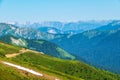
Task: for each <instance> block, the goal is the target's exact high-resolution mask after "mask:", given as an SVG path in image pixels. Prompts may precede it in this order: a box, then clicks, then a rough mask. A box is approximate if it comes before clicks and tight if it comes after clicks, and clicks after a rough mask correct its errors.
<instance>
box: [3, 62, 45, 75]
mask: <svg viewBox="0 0 120 80" xmlns="http://www.w3.org/2000/svg"><path fill="white" fill-rule="evenodd" d="M3 64H6V65H9V66H11V67H14V68H17V69H20V70H23V71H26V72H29V73H32V74H34V75H36V76H43V74H41V73H39V72H36V71H34V70H31V69H28V68H25V67H22V66H19V65H15V64H12V63H9V62H3Z"/></svg>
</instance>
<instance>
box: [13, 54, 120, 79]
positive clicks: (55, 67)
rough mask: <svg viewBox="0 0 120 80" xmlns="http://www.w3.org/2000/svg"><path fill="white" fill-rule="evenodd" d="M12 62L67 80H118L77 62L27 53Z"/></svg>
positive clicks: (107, 73)
mask: <svg viewBox="0 0 120 80" xmlns="http://www.w3.org/2000/svg"><path fill="white" fill-rule="evenodd" d="M12 61H15V62H16V63H20V64H23V65H29V66H31V67H33V68H37V69H38V70H42V71H45V72H50V73H54V74H57V75H61V76H64V77H66V79H67V80H78V79H80V78H82V79H85V80H119V79H120V77H118V75H115V74H112V73H110V72H106V71H102V70H99V69H96V68H94V67H91V66H89V65H87V64H85V63H82V62H79V61H73V60H71V61H68V60H61V59H57V58H53V57H50V56H47V55H42V54H35V53H31V52H27V53H25V54H22V55H20V56H18V57H16V58H13V59H12ZM75 78H78V79H75Z"/></svg>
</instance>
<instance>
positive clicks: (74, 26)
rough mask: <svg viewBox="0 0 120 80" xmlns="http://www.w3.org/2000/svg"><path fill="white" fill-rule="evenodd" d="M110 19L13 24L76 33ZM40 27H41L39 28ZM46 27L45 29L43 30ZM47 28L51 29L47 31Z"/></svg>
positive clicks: (63, 32) (106, 22)
mask: <svg viewBox="0 0 120 80" xmlns="http://www.w3.org/2000/svg"><path fill="white" fill-rule="evenodd" d="M109 22H111V21H86V22H85V21H79V22H68V23H62V22H43V23H28V22H27V23H26V24H19V23H17V24H15V25H17V26H20V27H29V28H35V29H39V30H40V31H41V32H48V33H51V32H52V33H53V34H78V33H81V32H84V31H86V30H91V29H95V28H97V27H100V26H103V25H106V24H108V23H109ZM41 28H42V29H41ZM43 28H46V31H45V30H43ZM49 29H50V30H51V31H49Z"/></svg>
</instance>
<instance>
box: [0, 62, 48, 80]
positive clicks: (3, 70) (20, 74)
mask: <svg viewBox="0 0 120 80" xmlns="http://www.w3.org/2000/svg"><path fill="white" fill-rule="evenodd" d="M0 80H47V79H45V78H40V77H36V76H33V75H31V74H29V73H26V72H24V71H20V70H17V69H14V68H11V67H9V66H6V65H3V64H1V63H0Z"/></svg>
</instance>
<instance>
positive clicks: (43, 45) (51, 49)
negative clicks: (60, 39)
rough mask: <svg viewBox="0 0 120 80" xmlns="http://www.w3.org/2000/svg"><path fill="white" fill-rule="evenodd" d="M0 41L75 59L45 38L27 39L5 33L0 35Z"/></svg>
mask: <svg viewBox="0 0 120 80" xmlns="http://www.w3.org/2000/svg"><path fill="white" fill-rule="evenodd" d="M0 41H3V42H6V43H9V44H13V45H16V46H21V47H25V48H29V49H32V50H36V51H40V52H43V53H45V54H48V55H51V56H54V57H58V58H62V59H75V57H74V56H73V55H71V54H69V53H68V52H66V51H65V50H63V49H62V48H60V47H59V46H57V45H56V44H54V43H51V42H48V41H45V40H31V39H30V40H28V39H23V38H17V37H14V36H11V35H5V36H1V37H0Z"/></svg>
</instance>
